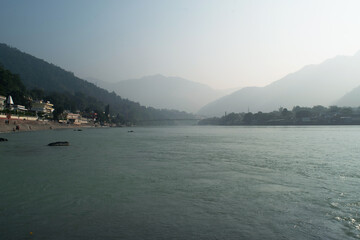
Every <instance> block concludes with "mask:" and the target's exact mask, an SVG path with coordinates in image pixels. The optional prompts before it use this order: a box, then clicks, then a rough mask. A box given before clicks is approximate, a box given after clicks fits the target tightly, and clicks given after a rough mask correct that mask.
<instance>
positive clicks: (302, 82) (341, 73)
mask: <svg viewBox="0 0 360 240" xmlns="http://www.w3.org/2000/svg"><path fill="white" fill-rule="evenodd" d="M359 66H360V52H359V53H357V54H356V55H354V56H351V57H348V56H337V57H335V58H332V59H329V60H327V61H325V62H323V63H321V64H318V65H309V66H306V67H304V68H302V69H301V70H299V71H297V72H295V73H292V74H289V75H287V76H285V77H284V78H282V79H280V80H278V81H276V82H273V83H271V84H269V85H267V86H265V87H252V88H243V89H241V90H239V91H236V92H234V93H233V94H231V95H228V96H225V97H223V98H221V99H218V100H217V101H214V102H212V103H210V104H208V105H206V106H204V107H203V108H202V109H200V111H199V112H198V113H199V114H202V115H206V116H221V115H223V114H224V112H225V111H226V112H246V111H248V109H249V110H250V111H252V112H257V111H263V112H269V111H273V110H277V109H278V108H279V107H286V108H292V107H294V106H296V105H299V106H309V107H311V106H315V105H324V106H328V105H331V104H334V103H336V101H337V100H338V99H339V98H341V97H342V96H343V95H345V94H346V93H347V92H349V91H350V90H351V89H353V88H354V87H356V86H358V85H359V84H360V68H359Z"/></svg>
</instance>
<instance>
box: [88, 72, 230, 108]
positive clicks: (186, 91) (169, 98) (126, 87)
mask: <svg viewBox="0 0 360 240" xmlns="http://www.w3.org/2000/svg"><path fill="white" fill-rule="evenodd" d="M88 80H89V81H91V82H93V83H95V84H97V85H98V86H99V87H102V88H104V89H107V90H109V91H114V92H115V93H117V94H118V95H120V96H122V97H123V98H128V99H130V100H132V101H136V102H139V103H140V104H142V105H145V106H152V107H156V108H161V109H162V108H165V109H176V110H181V111H187V112H193V113H195V112H197V111H198V110H199V109H200V108H201V107H203V106H204V105H205V104H208V103H209V102H212V101H214V100H216V99H218V98H220V97H222V96H225V95H226V94H229V93H230V92H231V91H232V90H215V89H212V88H211V87H209V86H207V85H205V84H201V83H197V82H193V81H189V80H186V79H183V78H180V77H165V76H163V75H160V74H158V75H152V76H146V77H143V78H139V79H130V80H124V81H119V82H115V83H110V82H105V81H101V80H98V79H94V78H88Z"/></svg>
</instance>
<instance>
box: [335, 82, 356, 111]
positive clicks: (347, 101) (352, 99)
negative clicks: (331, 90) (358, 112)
mask: <svg viewBox="0 0 360 240" xmlns="http://www.w3.org/2000/svg"><path fill="white" fill-rule="evenodd" d="M335 105H337V106H341V107H360V85H359V86H358V87H356V88H354V89H353V90H351V91H350V92H349V93H347V94H345V95H344V96H343V97H342V98H340V99H339V100H338V101H336V102H335Z"/></svg>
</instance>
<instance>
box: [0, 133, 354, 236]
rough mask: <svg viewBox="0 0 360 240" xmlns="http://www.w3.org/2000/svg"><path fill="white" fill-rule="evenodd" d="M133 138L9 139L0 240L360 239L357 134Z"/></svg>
mask: <svg viewBox="0 0 360 240" xmlns="http://www.w3.org/2000/svg"><path fill="white" fill-rule="evenodd" d="M134 130H135V132H134V133H128V132H127V131H128V129H122V128H117V129H88V130H85V131H82V132H74V131H66V130H63V131H46V132H28V133H21V134H5V135H4V137H6V138H8V139H9V142H3V143H0V182H1V189H0V239H359V238H360V216H359V214H360V212H359V210H360V192H359V188H360V172H359V169H360V163H359V162H360V161H359V156H360V154H359V153H360V148H359V143H360V140H359V139H360V127H173V128H165V127H164V128H140V127H139V128H134ZM63 140H66V141H69V142H70V143H71V145H70V146H69V147H47V146H46V144H47V143H49V142H52V141H63ZM30 232H33V234H32V235H30V234H29V233H30Z"/></svg>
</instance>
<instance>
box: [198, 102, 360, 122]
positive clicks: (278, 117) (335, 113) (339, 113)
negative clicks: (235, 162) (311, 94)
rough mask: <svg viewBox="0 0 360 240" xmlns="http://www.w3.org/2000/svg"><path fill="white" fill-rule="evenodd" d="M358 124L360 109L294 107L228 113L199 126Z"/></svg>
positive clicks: (205, 120)
mask: <svg viewBox="0 0 360 240" xmlns="http://www.w3.org/2000/svg"><path fill="white" fill-rule="evenodd" d="M342 124H360V107H358V108H351V107H338V106H330V107H324V106H321V105H318V106H314V107H300V106H295V107H293V109H292V110H288V109H287V108H280V109H279V110H278V111H273V112H269V113H263V112H257V113H252V112H248V113H230V114H225V115H224V116H222V117H213V118H206V119H203V120H201V121H200V122H199V125H342Z"/></svg>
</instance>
